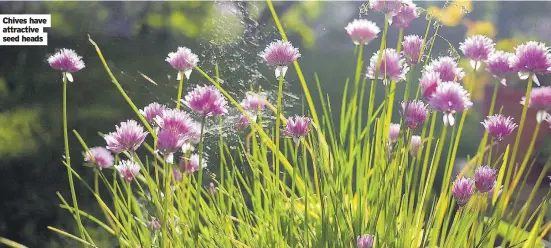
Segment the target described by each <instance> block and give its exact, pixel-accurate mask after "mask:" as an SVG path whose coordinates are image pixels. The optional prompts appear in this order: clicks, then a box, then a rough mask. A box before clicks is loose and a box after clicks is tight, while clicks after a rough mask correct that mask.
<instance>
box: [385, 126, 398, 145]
mask: <svg viewBox="0 0 551 248" xmlns="http://www.w3.org/2000/svg"><path fill="white" fill-rule="evenodd" d="M398 138H400V124H397V123H390V127H389V128H388V141H389V142H390V143H394V142H396V141H398Z"/></svg>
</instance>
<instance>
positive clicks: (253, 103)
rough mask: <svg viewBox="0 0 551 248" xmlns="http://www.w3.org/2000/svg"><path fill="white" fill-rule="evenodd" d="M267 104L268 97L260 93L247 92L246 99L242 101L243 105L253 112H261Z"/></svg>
mask: <svg viewBox="0 0 551 248" xmlns="http://www.w3.org/2000/svg"><path fill="white" fill-rule="evenodd" d="M265 105H266V98H264V96H262V95H261V94H258V93H250V92H247V94H246V95H245V99H243V101H241V107H243V108H244V109H245V110H247V111H251V112H253V113H256V112H260V111H262V110H263V109H264V106H265Z"/></svg>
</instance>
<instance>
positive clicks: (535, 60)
mask: <svg viewBox="0 0 551 248" xmlns="http://www.w3.org/2000/svg"><path fill="white" fill-rule="evenodd" d="M515 50H516V53H515V56H514V57H513V59H512V61H511V67H513V68H514V69H515V70H517V71H518V75H519V78H520V79H523V80H524V79H528V76H529V75H530V74H532V77H533V80H534V83H535V84H537V85H540V82H539V80H538V78H537V77H536V74H548V73H550V72H551V53H550V48H549V47H547V46H546V45H545V43H540V42H535V41H529V42H526V43H523V44H520V45H519V46H517V47H516V48H515Z"/></svg>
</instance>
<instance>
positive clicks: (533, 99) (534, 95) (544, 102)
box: [520, 86, 551, 123]
mask: <svg viewBox="0 0 551 248" xmlns="http://www.w3.org/2000/svg"><path fill="white" fill-rule="evenodd" d="M525 102H526V99H525V97H522V100H521V101H520V104H522V105H524V104H525ZM528 107H529V108H532V109H535V110H537V111H538V112H537V114H536V120H537V122H538V123H541V122H542V121H543V120H545V119H546V118H547V116H548V115H549V114H548V113H547V111H548V110H549V109H551V86H545V87H539V88H535V89H532V92H530V100H529V101H528Z"/></svg>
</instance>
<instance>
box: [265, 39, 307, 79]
mask: <svg viewBox="0 0 551 248" xmlns="http://www.w3.org/2000/svg"><path fill="white" fill-rule="evenodd" d="M260 57H262V58H263V59H264V62H266V64H268V65H269V66H274V67H275V75H276V78H278V79H279V78H280V76H281V77H285V73H287V67H288V66H289V65H290V64H292V63H293V62H294V61H296V60H297V59H298V58H300V53H299V52H298V49H297V48H295V47H293V45H292V44H291V42H289V41H284V40H278V41H274V42H272V43H270V45H268V46H267V47H266V49H264V51H263V52H262V53H260Z"/></svg>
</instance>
